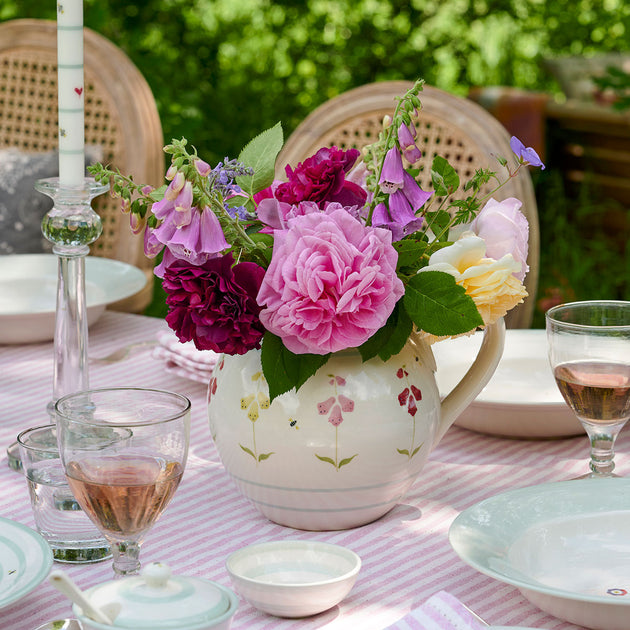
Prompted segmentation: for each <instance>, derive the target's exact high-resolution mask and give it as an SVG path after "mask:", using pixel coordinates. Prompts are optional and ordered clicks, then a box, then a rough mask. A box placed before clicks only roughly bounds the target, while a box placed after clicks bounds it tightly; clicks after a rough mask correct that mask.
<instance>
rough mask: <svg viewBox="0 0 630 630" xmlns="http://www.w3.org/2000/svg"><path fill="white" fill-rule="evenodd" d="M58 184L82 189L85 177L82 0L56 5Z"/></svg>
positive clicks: (61, 1) (62, 2) (68, 0)
mask: <svg viewBox="0 0 630 630" xmlns="http://www.w3.org/2000/svg"><path fill="white" fill-rule="evenodd" d="M57 65H58V73H57V81H58V107H59V184H60V185H61V186H81V185H83V178H84V175H85V157H84V153H85V138H84V122H83V113H84V101H85V90H84V85H83V0H59V1H58V2H57Z"/></svg>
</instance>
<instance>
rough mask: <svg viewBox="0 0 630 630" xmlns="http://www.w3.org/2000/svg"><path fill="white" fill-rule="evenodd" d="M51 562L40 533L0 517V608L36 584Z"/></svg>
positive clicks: (44, 574)
mask: <svg viewBox="0 0 630 630" xmlns="http://www.w3.org/2000/svg"><path fill="white" fill-rule="evenodd" d="M52 563H53V555H52V551H51V549H50V547H49V546H48V543H47V542H46V541H45V540H44V538H42V536H40V535H39V534H38V533H37V532H35V531H33V530H32V529H30V528H29V527H26V525H22V524H21V523H16V522H15V521H11V520H9V519H7V518H2V517H0V610H1V609H2V608H6V607H7V606H9V605H10V604H13V603H14V602H16V601H18V600H19V599H21V598H22V597H24V596H25V595H27V594H28V593H30V592H31V591H32V590H33V589H34V588H36V587H37V586H39V584H41V583H42V582H43V581H44V579H45V578H46V576H47V575H48V573H49V572H50V569H51V567H52Z"/></svg>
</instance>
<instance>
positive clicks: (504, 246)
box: [470, 197, 529, 282]
mask: <svg viewBox="0 0 630 630" xmlns="http://www.w3.org/2000/svg"><path fill="white" fill-rule="evenodd" d="M522 205H523V204H522V203H521V202H520V201H519V200H518V199H515V198H514V197H510V198H508V199H505V200H503V201H496V200H495V199H489V200H488V202H487V203H486V205H485V206H484V207H483V209H482V210H481V212H480V213H479V214H478V215H477V217H476V218H475V220H474V221H473V222H472V224H471V226H470V227H471V229H472V231H473V232H474V233H475V234H477V236H480V237H481V238H482V239H483V240H484V241H485V242H486V256H488V257H489V258H494V259H495V260H500V259H501V258H503V256H505V255H506V254H512V258H514V260H516V262H518V263H520V265H521V269H520V271H518V272H516V273H514V276H515V277H516V278H517V279H518V280H520V281H521V282H522V281H523V278H525V274H526V273H527V272H528V271H529V267H528V266H527V251H528V241H529V223H527V219H526V218H525V215H524V214H523V213H522V212H521V211H520V210H519V208H520V207H521V206H522Z"/></svg>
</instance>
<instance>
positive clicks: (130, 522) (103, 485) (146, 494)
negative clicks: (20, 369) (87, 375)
mask: <svg viewBox="0 0 630 630" xmlns="http://www.w3.org/2000/svg"><path fill="white" fill-rule="evenodd" d="M55 409H56V414H57V433H58V440H59V448H60V453H61V458H62V462H63V465H64V469H65V473H66V477H67V479H68V485H69V486H70V489H71V490H72V492H73V494H74V496H75V498H76V500H77V502H78V503H79V505H80V506H81V507H82V509H83V510H84V511H85V513H86V514H87V515H88V516H89V517H90V519H91V520H92V521H93V522H94V524H95V525H96V526H97V527H98V528H99V530H100V531H101V532H102V533H103V535H104V536H105V537H106V538H107V540H108V541H109V542H110V543H111V545H112V552H113V556H114V564H113V567H114V574H115V575H116V576H117V577H120V576H125V575H134V574H136V573H138V571H139V569H140V561H139V559H138V558H139V554H140V544H141V542H142V541H143V540H144V537H145V536H146V534H147V532H148V531H149V530H150V529H151V527H152V526H153V524H154V523H155V521H156V520H157V519H158V518H159V516H160V515H161V514H162V512H163V511H164V509H165V508H166V507H167V505H168V503H169V502H170V500H171V499H172V497H173V495H174V493H175V490H176V489H177V487H178V485H179V483H180V481H181V478H182V475H183V473H184V468H185V465H186V458H187V454H188V443H189V434H190V401H189V400H188V399H187V398H185V397H184V396H180V395H179V394H174V393H172V392H165V391H161V390H150V389H140V388H127V387H121V388H110V389H94V390H88V391H84V392H78V393H76V394H70V395H68V396H64V397H62V398H60V399H59V400H58V401H57V404H56V406H55Z"/></svg>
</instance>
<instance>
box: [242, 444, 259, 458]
mask: <svg viewBox="0 0 630 630" xmlns="http://www.w3.org/2000/svg"><path fill="white" fill-rule="evenodd" d="M239 446H240V447H241V448H242V449H243V450H244V451H245V452H246V453H247V454H248V455H251V456H252V457H253V458H254V459H256V455H254V453H253V452H252V451H250V450H249V449H248V448H247V447H246V446H243V445H242V444H239Z"/></svg>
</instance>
